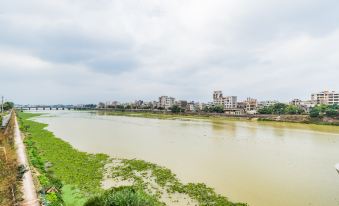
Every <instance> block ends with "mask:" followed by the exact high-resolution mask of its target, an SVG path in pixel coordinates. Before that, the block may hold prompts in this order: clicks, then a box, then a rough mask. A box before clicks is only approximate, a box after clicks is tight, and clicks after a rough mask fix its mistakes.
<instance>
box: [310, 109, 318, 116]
mask: <svg viewBox="0 0 339 206" xmlns="http://www.w3.org/2000/svg"><path fill="white" fill-rule="evenodd" d="M319 116H320V110H319V108H318V107H313V108H312V109H311V110H310V117H319Z"/></svg>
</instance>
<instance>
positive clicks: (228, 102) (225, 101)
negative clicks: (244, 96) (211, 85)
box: [213, 91, 237, 109]
mask: <svg viewBox="0 0 339 206" xmlns="http://www.w3.org/2000/svg"><path fill="white" fill-rule="evenodd" d="M213 104H214V105H223V107H224V109H235V108H237V97H236V96H225V97H224V96H223V94H222V91H214V92H213Z"/></svg>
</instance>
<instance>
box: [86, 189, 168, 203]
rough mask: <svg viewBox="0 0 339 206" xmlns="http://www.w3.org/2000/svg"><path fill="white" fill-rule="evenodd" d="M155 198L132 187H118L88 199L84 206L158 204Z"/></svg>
mask: <svg viewBox="0 0 339 206" xmlns="http://www.w3.org/2000/svg"><path fill="white" fill-rule="evenodd" d="M160 205H163V204H162V203H160V202H159V201H157V200H156V198H154V197H152V196H150V195H148V194H146V193H145V192H144V191H142V190H140V189H136V188H133V187H127V186H123V187H118V188H113V189H111V190H109V191H107V192H105V193H104V194H103V195H101V196H97V197H94V198H91V199H90V200H88V201H87V202H86V203H85V205H84V206H160Z"/></svg>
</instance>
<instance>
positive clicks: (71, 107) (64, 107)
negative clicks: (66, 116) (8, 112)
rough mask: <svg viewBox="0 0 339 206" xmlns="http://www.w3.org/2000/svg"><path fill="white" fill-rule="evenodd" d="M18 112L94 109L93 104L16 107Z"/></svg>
mask: <svg viewBox="0 0 339 206" xmlns="http://www.w3.org/2000/svg"><path fill="white" fill-rule="evenodd" d="M15 108H16V109H18V110H21V111H23V110H93V109H96V105H94V104H86V105H61V104H58V105H16V106H15Z"/></svg>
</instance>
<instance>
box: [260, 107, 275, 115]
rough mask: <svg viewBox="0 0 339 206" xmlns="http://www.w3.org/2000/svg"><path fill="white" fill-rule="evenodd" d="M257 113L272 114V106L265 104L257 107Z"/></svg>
mask: <svg viewBox="0 0 339 206" xmlns="http://www.w3.org/2000/svg"><path fill="white" fill-rule="evenodd" d="M258 113H259V114H272V113H273V109H272V106H268V107H267V106H266V107H263V108H260V109H258Z"/></svg>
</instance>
